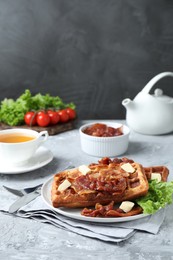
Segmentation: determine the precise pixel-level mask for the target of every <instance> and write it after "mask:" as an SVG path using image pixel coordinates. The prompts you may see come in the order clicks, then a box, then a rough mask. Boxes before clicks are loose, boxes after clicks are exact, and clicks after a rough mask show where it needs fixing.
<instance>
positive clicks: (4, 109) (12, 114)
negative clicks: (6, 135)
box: [0, 89, 75, 126]
mask: <svg viewBox="0 0 173 260" xmlns="http://www.w3.org/2000/svg"><path fill="white" fill-rule="evenodd" d="M66 107H71V108H73V109H75V105H74V103H69V104H65V103H64V102H63V101H62V99H61V98H60V97H58V96H51V95H49V94H46V95H42V94H40V93H38V94H36V95H33V96H32V95H31V92H30V90H28V89H26V90H25V92H24V93H23V94H22V95H21V96H20V97H19V98H17V99H16V100H13V99H7V98H5V99H4V100H2V101H1V103H0V121H1V122H3V123H6V124H8V125H11V126H16V125H22V124H24V115H25V114H26V112H28V111H31V110H32V111H38V110H41V109H55V110H60V109H64V108H66Z"/></svg>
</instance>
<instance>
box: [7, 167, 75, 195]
mask: <svg viewBox="0 0 173 260" xmlns="http://www.w3.org/2000/svg"><path fill="white" fill-rule="evenodd" d="M72 168H75V166H73V165H69V166H67V167H66V168H64V169H63V170H67V169H72ZM60 171H62V170H60ZM42 185H43V183H40V184H38V185H36V186H33V187H28V188H24V189H14V188H11V187H8V186H5V185H3V186H2V187H4V189H6V190H7V191H9V192H11V193H13V194H15V195H17V196H19V197H22V196H24V195H25V194H28V193H31V192H32V191H35V190H37V189H39V188H41V186H42Z"/></svg>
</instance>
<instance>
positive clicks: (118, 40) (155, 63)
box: [0, 0, 173, 119]
mask: <svg viewBox="0 0 173 260" xmlns="http://www.w3.org/2000/svg"><path fill="white" fill-rule="evenodd" d="M163 71H173V1H172V0H0V99H3V98H5V97H8V98H9V97H12V98H16V97H18V96H19V95H20V94H21V93H22V92H23V91H24V90H25V89H26V88H29V89H30V90H31V91H32V93H34V94H35V93H38V92H41V93H43V94H45V93H47V92H49V93H50V94H52V95H59V96H60V97H61V98H63V100H64V101H65V102H70V101H74V102H75V103H76V105H77V110H78V115H79V118H83V119H89V118H97V119H99V118H100V119H105V118H110V119H111V118H112V119H120V118H124V117H125V109H124V107H122V105H121V101H122V100H123V99H124V98H125V97H130V98H134V96H136V94H137V93H138V92H139V91H140V90H141V89H142V88H143V87H144V85H145V84H146V83H147V82H148V81H149V80H150V79H151V78H152V77H153V76H155V75H156V74H158V73H160V72H163ZM157 86H159V87H161V88H163V89H165V91H166V93H167V94H169V95H172V96H173V80H172V79H164V80H162V81H161V82H160V83H159V84H158V85H157Z"/></svg>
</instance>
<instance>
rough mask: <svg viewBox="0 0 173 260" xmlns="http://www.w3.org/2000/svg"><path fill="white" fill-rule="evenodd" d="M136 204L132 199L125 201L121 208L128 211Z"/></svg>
mask: <svg viewBox="0 0 173 260" xmlns="http://www.w3.org/2000/svg"><path fill="white" fill-rule="evenodd" d="M134 205H135V203H133V202H132V201H123V202H122V203H121V205H120V206H119V208H120V209H122V210H123V211H124V212H126V213H127V212H129V211H130V210H131V209H132V208H133V207H134Z"/></svg>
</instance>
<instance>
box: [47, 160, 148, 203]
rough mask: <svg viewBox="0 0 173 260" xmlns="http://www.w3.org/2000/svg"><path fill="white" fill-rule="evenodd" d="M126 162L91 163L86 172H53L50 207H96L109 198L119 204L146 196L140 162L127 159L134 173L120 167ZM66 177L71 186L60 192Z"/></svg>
mask: <svg viewBox="0 0 173 260" xmlns="http://www.w3.org/2000/svg"><path fill="white" fill-rule="evenodd" d="M128 162H129V161H128ZM126 163H127V161H114V162H110V163H109V164H105V163H103V162H99V163H98V164H90V165H89V166H88V168H89V169H90V171H89V172H88V173H87V174H86V175H83V174H82V173H81V172H80V171H79V168H75V169H72V170H66V171H63V172H61V173H58V174H56V175H55V176H54V180H53V184H52V191H51V199H52V204H53V206H54V207H68V208H76V207H88V206H95V204H96V203H100V204H102V205H105V204H108V203H110V202H111V201H114V202H115V203H118V202H122V201H124V200H134V199H135V198H138V197H140V196H144V195H146V193H147V192H148V188H149V187H148V181H147V178H146V175H145V172H144V169H143V167H142V165H140V164H138V163H135V162H133V161H130V165H131V166H132V168H133V169H134V172H132V173H129V172H128V171H126V170H124V169H122V165H123V164H126ZM65 180H66V181H68V183H70V186H69V187H67V188H66V189H65V190H61V191H60V190H59V187H60V185H61V184H62V183H64V181H65Z"/></svg>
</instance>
